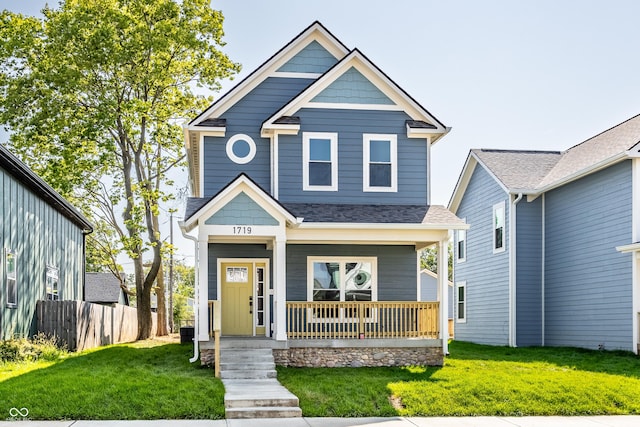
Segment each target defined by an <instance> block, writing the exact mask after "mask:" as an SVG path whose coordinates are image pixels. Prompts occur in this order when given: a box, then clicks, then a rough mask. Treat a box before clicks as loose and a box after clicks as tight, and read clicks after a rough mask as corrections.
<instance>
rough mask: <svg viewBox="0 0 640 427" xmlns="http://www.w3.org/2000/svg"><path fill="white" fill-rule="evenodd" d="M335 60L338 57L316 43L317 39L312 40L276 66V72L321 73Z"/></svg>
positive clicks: (331, 65)
mask: <svg viewBox="0 0 640 427" xmlns="http://www.w3.org/2000/svg"><path fill="white" fill-rule="evenodd" d="M336 62H338V59H337V58H336V57H335V56H334V55H333V54H331V53H330V52H329V51H328V50H327V49H325V48H324V47H323V46H322V45H321V44H320V43H318V41H317V40H313V41H312V42H311V43H309V44H308V45H306V46H305V47H304V48H303V49H302V50H301V51H300V52H298V53H297V54H296V55H295V56H294V57H293V58H291V59H289V60H288V61H287V62H285V63H284V64H283V65H282V66H281V67H280V68H278V69H277V72H278V73H286V72H291V73H317V74H322V73H324V72H325V71H327V70H328V69H329V68H331V67H333V66H334V65H335V64H336Z"/></svg>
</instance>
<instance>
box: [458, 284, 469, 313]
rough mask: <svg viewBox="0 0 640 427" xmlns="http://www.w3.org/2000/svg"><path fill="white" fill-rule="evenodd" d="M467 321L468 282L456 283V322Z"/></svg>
mask: <svg viewBox="0 0 640 427" xmlns="http://www.w3.org/2000/svg"><path fill="white" fill-rule="evenodd" d="M466 321H467V282H458V283H456V322H457V323H466Z"/></svg>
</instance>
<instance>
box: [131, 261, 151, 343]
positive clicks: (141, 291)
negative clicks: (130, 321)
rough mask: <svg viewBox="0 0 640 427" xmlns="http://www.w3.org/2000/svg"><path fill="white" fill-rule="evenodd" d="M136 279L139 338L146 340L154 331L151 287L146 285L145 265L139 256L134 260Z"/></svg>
mask: <svg viewBox="0 0 640 427" xmlns="http://www.w3.org/2000/svg"><path fill="white" fill-rule="evenodd" d="M133 265H134V268H135V280H136V304H137V309H136V311H137V313H138V339H139V340H145V339H147V338H151V336H152V332H153V322H152V320H151V287H150V286H148V287H146V288H145V286H144V267H143V265H142V259H141V258H140V257H138V258H137V259H135V260H134V263H133Z"/></svg>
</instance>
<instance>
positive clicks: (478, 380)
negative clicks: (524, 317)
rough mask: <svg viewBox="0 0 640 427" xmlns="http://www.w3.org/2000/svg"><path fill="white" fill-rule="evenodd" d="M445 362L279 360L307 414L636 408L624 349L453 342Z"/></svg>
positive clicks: (633, 359) (639, 377) (639, 404)
mask: <svg viewBox="0 0 640 427" xmlns="http://www.w3.org/2000/svg"><path fill="white" fill-rule="evenodd" d="M449 351H450V353H451V354H450V356H448V357H447V358H446V359H445V366H444V367H442V368H437V367H429V368H420V367H411V368H332V369H323V368H315V369H313V368H302V369H301V368H278V379H279V380H280V382H281V383H282V384H283V385H284V386H285V387H287V388H288V389H289V390H291V391H292V392H293V393H294V394H296V395H297V396H298V397H299V398H300V407H301V408H302V413H303V415H304V416H309V417H313V416H337V417H356V416H390V415H401V416H460V415H467V416H471V415H473V416H478V415H488V416H490V415H503V416H504V415H509V416H520V415H596V414H640V399H638V396H640V359H639V358H638V357H637V356H635V355H633V354H631V353H627V352H607V351H590V350H580V349H574V348H551V347H547V348H508V347H491V346H482V345H475V344H470V343H463V342H455V341H454V342H452V343H451V345H450V346H449Z"/></svg>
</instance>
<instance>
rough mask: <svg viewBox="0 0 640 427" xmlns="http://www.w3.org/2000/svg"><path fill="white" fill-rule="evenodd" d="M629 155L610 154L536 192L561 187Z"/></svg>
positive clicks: (627, 157) (537, 189)
mask: <svg viewBox="0 0 640 427" xmlns="http://www.w3.org/2000/svg"><path fill="white" fill-rule="evenodd" d="M629 158H630V157H629V156H628V155H627V152H626V151H625V152H621V153H618V154H616V155H614V156H611V157H609V158H607V159H604V160H602V161H600V162H598V163H595V164H593V165H590V166H587V167H586V168H584V169H581V170H579V171H577V172H574V173H572V174H571V175H568V176H566V177H564V178H562V179H561V180H559V181H556V182H554V183H552V184H549V185H546V186H544V187H540V188H536V193H538V194H541V193H546V192H547V191H550V190H553V189H555V188H558V187H561V186H563V185H565V184H568V183H570V182H572V181H576V180H578V179H580V178H584V177H585V176H587V175H590V174H592V173H595V172H598V171H600V170H602V169H606V168H608V167H609V166H613V165H614V164H616V163H618V162H621V161H622V160H626V159H629Z"/></svg>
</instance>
